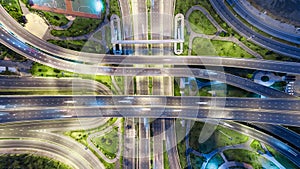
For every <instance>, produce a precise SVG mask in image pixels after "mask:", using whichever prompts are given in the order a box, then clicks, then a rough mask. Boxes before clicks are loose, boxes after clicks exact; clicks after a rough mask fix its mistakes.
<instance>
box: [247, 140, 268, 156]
mask: <svg viewBox="0 0 300 169" xmlns="http://www.w3.org/2000/svg"><path fill="white" fill-rule="evenodd" d="M250 147H251V148H253V149H254V150H255V151H256V152H261V153H263V154H265V153H266V152H265V150H264V149H263V148H262V146H261V144H260V142H259V141H257V140H253V141H252V143H251V144H250Z"/></svg>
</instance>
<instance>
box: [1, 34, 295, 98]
mask: <svg viewBox="0 0 300 169" xmlns="http://www.w3.org/2000/svg"><path fill="white" fill-rule="evenodd" d="M2 40H3V39H2ZM4 40H5V42H4V44H6V45H8V44H10V43H11V45H8V46H10V48H11V49H14V50H15V51H17V52H19V53H20V54H22V55H24V56H26V57H27V58H29V59H32V60H34V61H37V62H40V63H42V64H46V65H48V66H51V67H54V68H58V69H61V70H66V71H71V72H76V73H83V74H91V72H93V74H95V75H113V76H176V77H196V78H203V79H209V80H217V81H221V82H224V83H227V84H229V85H232V86H236V87H238V88H241V89H244V90H247V91H250V92H253V93H257V94H260V95H263V96H266V97H292V96H288V95H287V94H285V93H283V92H280V91H277V90H275V89H271V88H268V87H266V86H262V85H260V84H257V83H254V82H253V81H251V80H248V79H244V78H241V77H238V76H234V75H231V74H227V73H223V72H218V71H210V70H205V69H192V68H190V69H186V68H125V67H116V68H115V67H113V68H111V67H102V66H100V67H98V66H96V65H78V64H75V63H70V62H67V61H64V60H59V59H56V58H47V57H44V54H43V53H36V52H35V51H32V50H31V48H28V46H26V45H25V44H23V43H21V42H18V43H17V42H14V41H10V40H9V39H4ZM15 46H17V48H15ZM278 68H280V67H278ZM143 89H144V88H143ZM146 89H147V90H148V86H147V88H146Z"/></svg>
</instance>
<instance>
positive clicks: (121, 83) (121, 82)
mask: <svg viewBox="0 0 300 169" xmlns="http://www.w3.org/2000/svg"><path fill="white" fill-rule="evenodd" d="M114 78H115V80H116V83H117V85H118V86H119V88H120V89H121V91H124V78H125V77H124V76H114Z"/></svg>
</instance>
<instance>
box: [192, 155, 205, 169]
mask: <svg viewBox="0 0 300 169" xmlns="http://www.w3.org/2000/svg"><path fill="white" fill-rule="evenodd" d="M190 159H191V165H192V168H195V169H201V166H202V164H203V163H204V162H205V161H206V159H205V158H204V157H199V156H196V155H194V154H190Z"/></svg>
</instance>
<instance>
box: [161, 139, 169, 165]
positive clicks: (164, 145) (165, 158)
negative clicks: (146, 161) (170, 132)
mask: <svg viewBox="0 0 300 169" xmlns="http://www.w3.org/2000/svg"><path fill="white" fill-rule="evenodd" d="M163 148H164V169H170V163H169V158H168V153H167V149H166V143H165V141H164V143H163Z"/></svg>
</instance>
